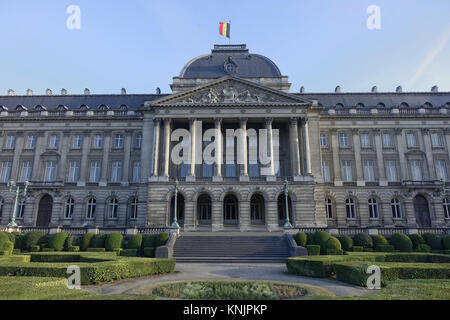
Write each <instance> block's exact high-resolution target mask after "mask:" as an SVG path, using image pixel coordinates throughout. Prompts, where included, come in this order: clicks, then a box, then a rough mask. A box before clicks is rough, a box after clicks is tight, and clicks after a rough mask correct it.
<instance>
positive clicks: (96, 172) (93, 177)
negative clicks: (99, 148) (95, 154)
mask: <svg viewBox="0 0 450 320" xmlns="http://www.w3.org/2000/svg"><path fill="white" fill-rule="evenodd" d="M99 180H100V161H93V162H91V172H90V175H89V182H92V183H95V182H98V181H99Z"/></svg>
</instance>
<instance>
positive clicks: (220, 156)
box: [213, 118, 223, 181]
mask: <svg viewBox="0 0 450 320" xmlns="http://www.w3.org/2000/svg"><path fill="white" fill-rule="evenodd" d="M214 125H215V129H216V134H217V136H216V139H217V142H216V153H215V155H216V165H215V167H216V174H215V176H214V177H213V181H222V180H223V179H222V162H223V152H222V148H223V141H222V118H216V119H215V120H214Z"/></svg>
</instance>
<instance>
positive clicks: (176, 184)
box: [172, 179, 180, 228]
mask: <svg viewBox="0 0 450 320" xmlns="http://www.w3.org/2000/svg"><path fill="white" fill-rule="evenodd" d="M174 194H175V198H174V210H173V211H174V213H173V222H172V227H173V228H179V227H180V225H179V224H178V222H177V202H178V179H176V180H175V190H174Z"/></svg>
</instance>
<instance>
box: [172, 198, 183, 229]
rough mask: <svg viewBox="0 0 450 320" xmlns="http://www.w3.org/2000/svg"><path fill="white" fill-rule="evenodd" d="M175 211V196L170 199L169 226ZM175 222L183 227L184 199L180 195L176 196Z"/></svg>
mask: <svg viewBox="0 0 450 320" xmlns="http://www.w3.org/2000/svg"><path fill="white" fill-rule="evenodd" d="M174 211H175V195H173V196H172V198H171V199H170V221H169V225H171V224H172V222H173V217H174ZM177 222H178V224H179V225H180V227H181V226H183V225H184V197H183V195H182V194H181V193H178V194H177Z"/></svg>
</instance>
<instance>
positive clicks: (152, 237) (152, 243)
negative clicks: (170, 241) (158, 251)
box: [142, 234, 158, 248]
mask: <svg viewBox="0 0 450 320" xmlns="http://www.w3.org/2000/svg"><path fill="white" fill-rule="evenodd" d="M157 239H158V235H157V234H146V235H145V236H144V238H143V240H142V247H143V248H147V247H156V244H157Z"/></svg>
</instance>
